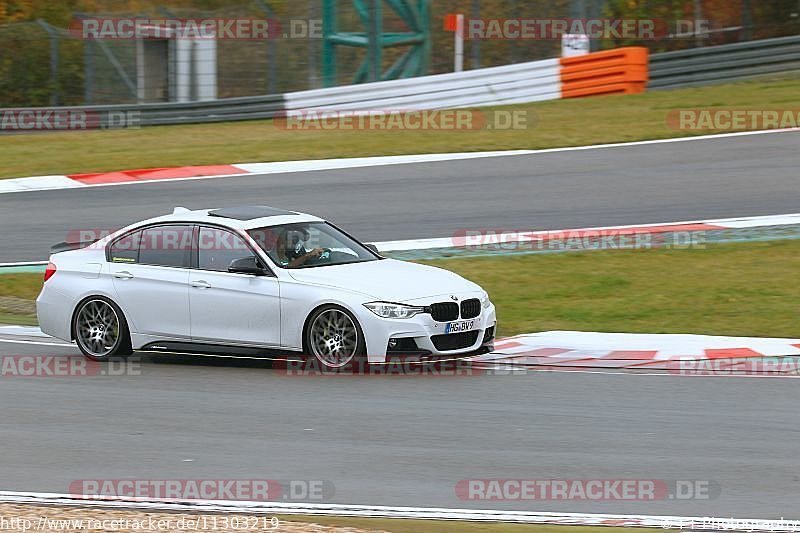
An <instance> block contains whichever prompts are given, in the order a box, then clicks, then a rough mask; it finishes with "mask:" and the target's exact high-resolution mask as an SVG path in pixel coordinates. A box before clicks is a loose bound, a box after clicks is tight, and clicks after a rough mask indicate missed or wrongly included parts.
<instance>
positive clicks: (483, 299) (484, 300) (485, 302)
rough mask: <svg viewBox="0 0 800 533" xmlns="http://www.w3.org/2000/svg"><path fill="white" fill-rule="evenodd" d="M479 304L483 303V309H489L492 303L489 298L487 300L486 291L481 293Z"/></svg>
mask: <svg viewBox="0 0 800 533" xmlns="http://www.w3.org/2000/svg"><path fill="white" fill-rule="evenodd" d="M481 305H483V308H484V309H489V306H490V305H492V302H491V300H489V295H488V294H487V293H485V292H484V293H483V296H482V297H481Z"/></svg>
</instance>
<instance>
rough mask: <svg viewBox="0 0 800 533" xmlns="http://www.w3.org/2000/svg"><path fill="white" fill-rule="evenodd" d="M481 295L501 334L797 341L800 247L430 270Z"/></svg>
mask: <svg viewBox="0 0 800 533" xmlns="http://www.w3.org/2000/svg"><path fill="white" fill-rule="evenodd" d="M429 263H430V264H432V265H435V266H439V267H443V268H447V269H449V270H453V271H455V272H458V273H459V274H461V275H463V276H465V277H467V278H469V279H471V280H473V281H475V282H476V283H478V284H480V285H482V286H483V287H484V288H485V289H486V290H487V291H488V292H489V294H490V295H491V296H492V299H493V301H494V302H495V305H496V306H497V308H498V315H499V316H498V321H499V334H500V335H502V336H509V335H514V334H518V333H527V332H535V331H549V330H583V331H604V332H631V333H695V334H707V335H735V336H738V335H741V336H764V337H793V338H795V337H800V320H799V319H800V316H799V312H800V305H798V302H800V286H799V285H798V283H797V279H796V276H797V272H798V270H799V269H800V241H782V242H771V243H747V244H733V245H713V246H708V247H707V248H706V249H700V250H698V249H690V250H672V251H670V250H631V251H607V252H583V253H563V254H537V255H522V256H512V257H502V258H472V259H445V260H438V261H430V262H429Z"/></svg>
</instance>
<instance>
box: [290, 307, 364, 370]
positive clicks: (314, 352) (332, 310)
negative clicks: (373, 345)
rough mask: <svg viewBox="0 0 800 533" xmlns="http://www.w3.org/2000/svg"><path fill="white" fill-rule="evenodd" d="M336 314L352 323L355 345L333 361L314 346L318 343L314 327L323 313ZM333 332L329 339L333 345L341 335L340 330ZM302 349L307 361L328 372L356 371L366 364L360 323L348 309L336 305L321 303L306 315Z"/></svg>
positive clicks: (342, 340) (338, 341)
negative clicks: (336, 360)
mask: <svg viewBox="0 0 800 533" xmlns="http://www.w3.org/2000/svg"><path fill="white" fill-rule="evenodd" d="M336 314H339V315H342V316H346V317H347V318H348V319H349V323H350V324H351V325H352V327H353V329H354V332H355V347H354V349H353V350H349V349H348V350H347V352H346V354H345V357H344V358H343V360H341V361H338V362H333V361H331V360H330V359H329V358H326V357H325V356H324V354H322V353H321V351H320V349H319V348H315V345H316V346H318V344H319V339H318V338H317V339H316V341H317V342H315V337H316V333H315V331H314V329H315V324H316V322H317V320H318V319H321V318H320V317H322V319H324V318H325V317H324V315H336ZM334 333H335V334H334V335H333V336H332V337H331V338H330V339H329V340H330V342H331V343H333V344H334V345H335V344H339V343H340V339H338V338H337V337H342V335H341V332H340V331H337V332H334ZM337 334H338V335H337ZM341 342H344V339H341ZM303 351H304V353H305V354H306V357H307V358H308V359H307V361H308V362H309V363H317V364H318V369H319V370H321V371H323V372H330V373H342V372H346V373H351V372H354V371H356V372H358V371H360V370H362V367H363V366H364V365H365V364H366V360H367V358H366V353H367V347H366V341H365V339H364V332H363V331H362V329H361V325H360V324H359V323H358V320H357V319H356V317H355V316H353V314H352V313H351V312H350V311H348V310H347V309H345V308H343V307H340V306H338V305H323V306H321V307H318V308H317V309H315V310H314V311H313V312H312V313H311V314H310V315H309V316H308V319H307V320H306V324H305V327H304V328H303Z"/></svg>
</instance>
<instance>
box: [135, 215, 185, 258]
mask: <svg viewBox="0 0 800 533" xmlns="http://www.w3.org/2000/svg"><path fill="white" fill-rule="evenodd" d="M191 249H192V227H191V226H177V225H176V226H156V227H153V228H147V229H145V230H144V231H142V238H141V243H140V245H139V262H140V263H142V264H144V265H156V266H168V267H184V268H188V266H189V252H190V251H191Z"/></svg>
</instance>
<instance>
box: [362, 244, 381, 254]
mask: <svg viewBox="0 0 800 533" xmlns="http://www.w3.org/2000/svg"><path fill="white" fill-rule="evenodd" d="M364 246H365V247H366V248H367V249H369V250H371V251H372V252H374V253H375V254H376V255H381V253H380V252H379V251H378V247H377V246H375V245H374V244H365V245H364Z"/></svg>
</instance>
